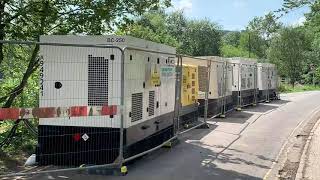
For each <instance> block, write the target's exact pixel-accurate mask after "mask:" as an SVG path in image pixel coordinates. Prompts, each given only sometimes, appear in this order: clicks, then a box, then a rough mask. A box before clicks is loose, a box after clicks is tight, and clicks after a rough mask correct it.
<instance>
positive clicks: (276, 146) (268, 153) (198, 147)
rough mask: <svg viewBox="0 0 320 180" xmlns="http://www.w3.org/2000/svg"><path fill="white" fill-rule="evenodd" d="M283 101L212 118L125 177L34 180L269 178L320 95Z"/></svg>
mask: <svg viewBox="0 0 320 180" xmlns="http://www.w3.org/2000/svg"><path fill="white" fill-rule="evenodd" d="M281 99H282V100H280V101H273V102H271V103H269V104H265V103H263V104H260V105H259V106H257V107H249V108H246V109H244V111H243V112H232V113H230V114H229V116H228V118H226V119H213V120H210V121H209V123H210V129H207V130H203V129H196V130H193V131H191V132H189V133H186V134H185V135H183V136H182V137H181V138H180V139H181V141H180V143H179V144H178V145H176V146H175V147H174V148H172V149H160V150H158V151H156V152H154V153H151V154H150V155H147V156H145V157H143V158H142V159H140V160H138V161H136V162H135V163H134V164H132V165H130V166H129V167H128V170H129V174H128V175H127V176H124V177H119V176H98V175H85V174H77V173H72V172H70V173H61V174H45V175H41V176H34V177H33V178H32V179H83V180H89V179H130V180H133V179H136V180H141V179H148V180H171V179H184V180H205V179H210V180H215V179H223V180H229V179H230V180H231V179H232V180H256V179H263V178H264V176H265V175H266V173H267V172H268V171H269V169H270V168H271V166H272V164H273V162H274V161H275V159H276V157H277V155H278V154H279V151H280V149H281V147H282V145H283V144H284V143H285V142H286V140H287V138H288V137H289V135H290V133H291V132H292V131H293V130H294V129H295V128H296V127H297V126H298V124H299V123H300V122H301V121H303V120H305V119H307V118H308V117H309V116H310V115H311V114H312V113H313V111H314V110H315V109H316V108H317V107H319V106H320V101H319V99H320V92H304V93H294V94H286V95H282V96H281Z"/></svg>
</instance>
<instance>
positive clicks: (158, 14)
mask: <svg viewBox="0 0 320 180" xmlns="http://www.w3.org/2000/svg"><path fill="white" fill-rule="evenodd" d="M166 19H167V15H166V14H165V13H164V12H163V11H154V12H152V13H146V14H144V15H142V16H141V17H140V18H139V19H138V20H137V21H136V22H135V23H133V24H131V25H130V26H127V27H126V28H124V29H119V30H118V31H117V32H116V34H126V35H131V36H134V37H139V38H142V39H146V40H150V41H153V42H158V43H163V44H167V45H169V46H174V47H176V46H178V42H177V40H176V39H175V38H174V37H173V36H172V35H171V34H170V33H169V32H168V26H167V22H166Z"/></svg>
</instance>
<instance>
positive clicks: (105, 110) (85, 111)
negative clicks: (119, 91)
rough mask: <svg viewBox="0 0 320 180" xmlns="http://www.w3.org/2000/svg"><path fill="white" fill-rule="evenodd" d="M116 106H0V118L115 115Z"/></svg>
mask: <svg viewBox="0 0 320 180" xmlns="http://www.w3.org/2000/svg"><path fill="white" fill-rule="evenodd" d="M117 109H118V108H117V106H116V105H111V106H72V107H41V108H0V120H5V119H11V120H16V119H33V118H55V117H83V116H107V115H116V114H117Z"/></svg>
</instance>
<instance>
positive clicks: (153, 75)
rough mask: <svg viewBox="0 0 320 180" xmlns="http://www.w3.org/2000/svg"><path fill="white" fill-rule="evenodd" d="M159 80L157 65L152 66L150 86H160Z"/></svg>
mask: <svg viewBox="0 0 320 180" xmlns="http://www.w3.org/2000/svg"><path fill="white" fill-rule="evenodd" d="M160 84H161V80H160V72H159V69H158V67H157V65H154V67H152V69H151V85H152V86H160Z"/></svg>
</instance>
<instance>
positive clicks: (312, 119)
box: [263, 106, 320, 180]
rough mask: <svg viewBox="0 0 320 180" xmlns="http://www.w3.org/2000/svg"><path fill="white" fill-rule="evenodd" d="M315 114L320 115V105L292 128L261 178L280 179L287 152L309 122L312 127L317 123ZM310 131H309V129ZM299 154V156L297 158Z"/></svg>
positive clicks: (265, 179)
mask: <svg viewBox="0 0 320 180" xmlns="http://www.w3.org/2000/svg"><path fill="white" fill-rule="evenodd" d="M317 116H320V106H318V107H316V108H315V110H314V111H312V112H311V113H310V114H309V115H308V117H307V118H305V119H303V120H302V121H301V122H299V124H298V125H297V126H296V127H295V128H294V129H293V130H292V132H291V133H290V135H289V136H288V137H287V140H286V142H284V144H283V145H282V147H281V149H280V151H279V153H278V155H277V156H276V159H275V160H274V161H273V163H272V165H271V168H270V169H269V170H268V171H267V173H266V174H265V176H264V177H263V180H267V179H280V177H281V176H280V175H279V172H280V171H281V170H283V168H284V167H285V164H286V162H287V161H288V154H289V153H290V148H291V147H292V146H293V145H294V142H295V140H296V139H297V138H296V136H297V135H299V134H301V133H302V132H303V131H304V129H305V128H306V127H307V126H308V125H309V123H312V124H313V126H312V128H313V127H314V126H315V125H316V124H317V123H318V120H319V118H317ZM310 132H311V131H310ZM309 135H310V133H308V137H309ZM304 146H305V144H304V145H303V148H304ZM300 158H301V156H300V157H299V159H300ZM295 177H296V174H295V175H294V178H295Z"/></svg>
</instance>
